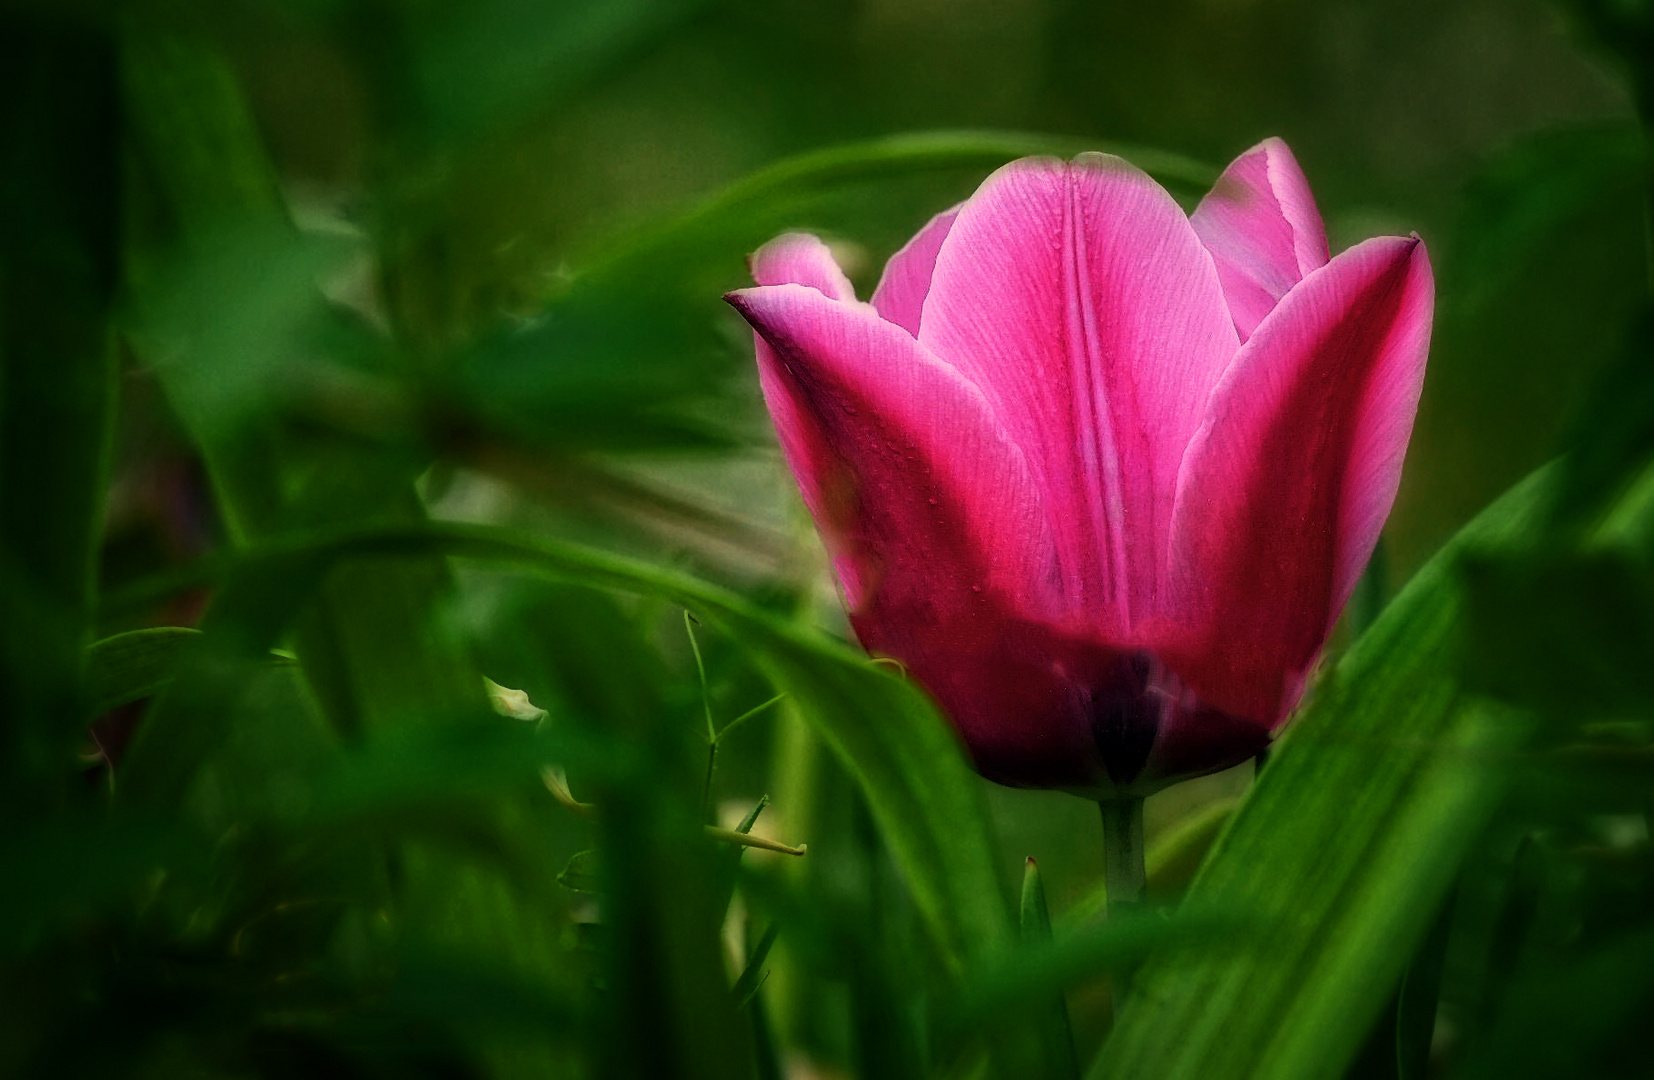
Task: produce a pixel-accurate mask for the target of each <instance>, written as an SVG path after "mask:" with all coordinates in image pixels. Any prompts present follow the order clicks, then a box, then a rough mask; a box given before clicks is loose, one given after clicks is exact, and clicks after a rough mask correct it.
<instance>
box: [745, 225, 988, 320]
mask: <svg viewBox="0 0 1654 1080" xmlns="http://www.w3.org/2000/svg"><path fill="white" fill-rule="evenodd" d="M958 216H959V207H957V206H956V207H954V208H953V209H952V210H948V211H945V212H943V213H940V214H937V215H936V216H935V217H933V218H931V219H930V221H929V222H928V223H927V224H926V225H925V227H924V228H922V229H920V230H919V232H918V234H917V235H915V236H914V237H913V239H911V240H909V241H908V242H907V244H906V245H904V246H903V248H902V250H900V251H898V252H896V254H894V255H892V256H891V257H890V261H889V262H887V263H885V264H884V275H883V276H882V277H880V278H879V285H878V288H876V289H874V290H873V306H874V307H875V308H876V309H878V312H879V314H880V315H882V316H883V317H884V318H885V320H886V321H887V322H893V323H895V324H896V325H897V326H900V327H901V328H902V329H904V330H906V331H907V332H908V333H910V334H912V335H913V336H914V337H918V336H919V315H920V313H921V312H922V311H923V310H924V306H925V297H926V296H927V295H928V294H929V293H930V278H931V274H932V273H933V272H934V271H935V269H936V253H937V252H939V251H941V250H942V241H943V239H945V238H946V237H947V235H948V230H949V229H951V228H953V219H954V218H956V217H958ZM761 284H767V283H761Z"/></svg>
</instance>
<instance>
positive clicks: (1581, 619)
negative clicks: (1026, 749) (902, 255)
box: [0, 0, 1654, 1080]
mask: <svg viewBox="0 0 1654 1080" xmlns="http://www.w3.org/2000/svg"><path fill="white" fill-rule="evenodd" d="M1651 28H1654V6H1651V5H1650V4H1649V3H1648V2H1647V0H1573V2H1570V3H1564V4H1559V5H1556V6H1545V5H1543V4H1541V3H1540V2H1539V0H1514V2H1508V0H1430V2H1426V0H1401V2H1398V3H1393V4H1387V5H1372V4H1367V3H1364V2H1362V0H1332V2H1330V3H1328V2H1311V0H1251V2H1247V3H1215V2H1212V0H1170V2H1167V3H1162V4H1159V5H1136V6H1128V5H1110V4H1101V5H1099V4H1086V3H1080V2H1078V0H1013V2H1010V3H998V2H992V3H990V2H988V0H961V2H957V3H953V4H940V3H937V2H935V0H858V2H856V3H850V2H848V0H827V2H824V3H822V2H818V3H813V4H806V3H801V2H796V0H782V2H779V3H774V4H769V5H750V4H736V3H732V2H728V0H560V2H557V3H535V2H529V0H472V2H470V3H454V2H447V0H302V2H300V0H283V2H274V0H229V2H224V0H63V2H55V3H48V2H44V0H7V2H5V3H4V4H0V84H3V89H4V96H3V97H0V101H4V103H5V104H4V106H3V107H0V117H3V119H0V604H3V612H4V618H3V620H0V773H3V777H0V780H3V782H0V801H3V803H4V812H5V820H6V821H7V823H8V825H7V828H6V830H4V831H3V832H0V866H3V867H4V868H5V874H6V878H7V880H8V882H9V883H10V887H9V888H8V889H6V890H4V891H3V892H0V928H3V930H0V1016H4V1017H5V1020H4V1021H3V1026H0V1032H3V1034H0V1075H8V1076H9V1075H16V1076H51V1077H77V1076H96V1077H100V1078H101V1077H111V1076H138V1077H150V1076H155V1077H159V1076H167V1077H172V1076H212V1077H220V1076H221V1077H271V1078H277V1077H290V1076H293V1077H296V1076H305V1077H312V1076H326V1077H380V1076H384V1077H389V1076H396V1077H420V1076H428V1077H441V1078H456V1077H494V1076H498V1077H518V1076H521V1077H587V1076H601V1077H651V1078H654V1077H678V1076H687V1077H725V1076H730V1077H735V1076H739V1077H762V1078H766V1080H768V1078H777V1077H791V1078H795V1080H804V1078H808V1077H818V1076H843V1075H856V1076H864V1077H886V1076H888V1077H892V1078H903V1080H905V1078H908V1077H914V1076H937V1077H967V1076H973V1077H974V1076H989V1075H992V1076H1005V1077H1017V1078H1022V1077H1045V1076H1049V1077H1072V1076H1078V1075H1088V1076H1096V1077H1104V1076H1122V1077H1149V1076H1154V1077H1159V1076H1173V1075H1190V1076H1199V1077H1201V1078H1202V1080H1206V1078H1209V1077H1224V1076H1235V1077H1243V1076H1244V1077H1256V1076H1290V1077H1305V1078H1311V1077H1314V1078H1319V1077H1326V1076H1337V1075H1341V1074H1342V1075H1347V1076H1351V1077H1369V1076H1371V1077H1398V1078H1402V1077H1405V1078H1408V1080H1412V1078H1416V1077H1424V1076H1454V1077H1468V1078H1480V1077H1493V1076H1499V1077H1507V1076H1555V1075H1588V1076H1605V1077H1614V1076H1626V1077H1630V1076H1640V1075H1646V1072H1647V1067H1646V1064H1645V1062H1646V1058H1647V1049H1648V1047H1647V1041H1648V1036H1647V1031H1646V1024H1645V1023H1644V1021H1645V1019H1646V1017H1647V1016H1648V1015H1649V1010H1650V1008H1651V1007H1654V937H1651V935H1654V921H1651V914H1650V913H1651V912H1654V846H1651V843H1650V837H1649V814H1650V813H1651V811H1654V803H1651V801H1650V791H1651V790H1654V788H1651V782H1654V675H1651V672H1654V664H1651V663H1650V656H1651V655H1654V653H1651V649H1654V365H1651V363H1650V359H1651V353H1654V308H1651V306H1650V298H1649V297H1650V284H1651V281H1654V271H1651V270H1650V266H1651V260H1650V247H1651V241H1650V239H1649V238H1650V236H1651V235H1654V232H1651V229H1650V226H1649V221H1650V209H1649V207H1650V201H1649V199H1650V192H1651V177H1650V162H1649V153H1648V142H1647V134H1646V132H1647V127H1646V126H1645V124H1646V122H1647V121H1649V120H1650V119H1651V118H1654V117H1651V114H1650V106H1649V103H1650V101H1654V94H1651V91H1650V87H1651V86H1654V47H1651V43H1654V29H1651ZM1639 108H1640V110H1641V119H1642V121H1644V124H1639ZM1270 134H1280V135H1283V136H1285V137H1286V138H1288V140H1289V141H1290V142H1291V143H1292V145H1293V146H1294V149H1295V151H1296V152H1297V154H1298V156H1299V157H1300V159H1301V160H1302V162H1303V164H1304V166H1305V168H1306V171H1307V172H1308V174H1309V176H1310V177H1311V179H1312V181H1313V182H1314V184H1315V188H1316V191H1317V195H1318V197H1319V198H1320V200H1321V205H1322V209H1323V211H1324V213H1325V216H1326V218H1327V221H1328V225H1329V228H1330V230H1331V232H1332V234H1333V239H1334V243H1335V245H1337V246H1341V245H1342V244H1344V243H1348V242H1351V241H1354V240H1357V239H1360V238H1362V237H1365V236H1367V235H1371V234H1374V233H1377V232H1386V231H1393V232H1404V231H1406V230H1409V229H1417V230H1418V231H1419V232H1420V233H1421V234H1422V235H1423V236H1424V237H1425V238H1426V240H1427V241H1428V242H1429V244H1430V246H1431V251H1432V256H1433V259H1434V260H1435V263H1436V266H1437V269H1438V278H1439V293H1440V308H1439V318H1438V325H1437V330H1436V339H1435V344H1434V347H1433V353H1432V361H1431V371H1430V376H1429V380H1428V384H1427V387H1426V393H1425V398H1424V403H1423V407H1422V411H1421V414H1420V419H1419V424H1418V428H1417V432H1416V435H1415V439H1414V444H1413V447H1412V449H1411V451H1410V454H1409V460H1408V469H1407V476H1406V479H1405V483H1404V486H1403V493H1402V497H1401V502H1400V503H1399V504H1398V507H1397V511H1396V514H1395V516H1394V518H1393V520H1392V522H1391V526H1390V528H1389V530H1388V533H1387V536H1386V547H1385V551H1386V552H1387V556H1386V558H1385V559H1384V560H1382V561H1381V562H1380V563H1377V564H1375V567H1374V569H1373V570H1372V571H1371V572H1370V573H1369V575H1368V578H1367V580H1366V582H1365V583H1364V585H1363V592H1362V604H1361V607H1362V612H1361V613H1359V614H1358V615H1357V616H1356V617H1354V618H1352V620H1351V622H1352V624H1353V625H1352V626H1351V627H1350V628H1349V631H1348V634H1347V637H1348V638H1350V639H1351V640H1350V641H1349V644H1348V648H1347V651H1345V652H1344V654H1343V655H1342V656H1341V657H1333V658H1331V659H1330V660H1329V662H1328V664H1327V671H1326V673H1325V676H1324V677H1323V679H1322V680H1321V682H1320V684H1319V686H1318V689H1317V692H1316V696H1315V698H1314V700H1313V701H1312V702H1311V703H1310V704H1309V705H1308V706H1307V707H1306V709H1305V712H1304V715H1303V716H1302V717H1301V718H1300V720H1299V721H1298V722H1297V723H1296V724H1295V726H1294V728H1293V729H1291V732H1290V734H1289V735H1288V736H1287V737H1286V738H1285V740H1284V741H1283V743H1282V745H1281V746H1280V748H1279V750H1278V751H1277V752H1275V753H1274V754H1273V756H1272V758H1271V760H1270V762H1269V763H1268V765H1267V767H1266V768H1263V769H1262V771H1261V772H1260V773H1259V775H1258V778H1257V781H1256V782H1255V783H1254V782H1252V778H1251V767H1250V766H1248V767H1246V768H1243V769H1241V770H1235V771H1232V772H1231V773H1229V774H1226V775H1223V776H1219V777H1213V778H1207V779H1205V780H1201V781H1196V782H1192V783H1189V784H1185V785H1181V786H1179V787H1178V788H1175V789H1173V790H1171V791H1168V792H1165V793H1163V794H1162V795H1160V796H1157V797H1156V798H1155V799H1154V800H1153V801H1151V803H1150V805H1149V807H1148V819H1149V829H1150V833H1151V844H1150V860H1149V861H1150V865H1149V872H1150V877H1149V897H1150V900H1151V902H1152V903H1153V904H1155V905H1157V906H1158V907H1159V911H1160V913H1159V914H1150V915H1148V916H1146V917H1142V918H1136V919H1118V920H1115V921H1113V922H1109V921H1105V920H1102V919H1100V918H1099V916H1100V914H1101V911H1102V909H1103V897H1102V895H1101V893H1100V892H1099V891H1098V890H1097V889H1096V888H1095V882H1096V880H1097V879H1098V878H1099V877H1100V876H1101V875H1100V866H1101V848H1100V844H1099V843H1098V822H1097V820H1096V814H1095V809H1094V808H1090V807H1087V806H1086V805H1085V804H1084V803H1082V802H1080V801H1079V800H1076V799H1072V798H1070V797H1068V796H1064V795H1060V794H1053V793H1035V792H1015V791H1008V790H1004V789H991V788H990V787H989V786H988V785H986V784H984V783H983V782H981V781H979V780H978V779H977V778H975V777H974V776H973V775H972V774H971V773H970V772H969V770H968V768H967V766H966V765H965V762H964V759H963V757H962V755H961V754H960V752H959V750H958V747H957V746H956V744H955V742H954V740H953V738H952V737H951V735H950V734H949V733H948V731H947V729H946V727H945V725H944V724H943V722H942V721H941V719H940V718H939V717H938V716H937V715H936V714H935V712H934V710H933V709H932V707H931V706H930V705H929V704H928V703H927V702H926V700H925V699H924V698H923V696H922V695H920V694H918V693H916V692H915V690H914V689H913V687H912V686H910V685H909V684H907V683H906V682H904V681H903V680H902V679H901V678H899V677H898V676H897V675H895V674H893V673H892V672H890V671H888V670H886V669H885V668H884V667H881V666H879V665H875V664H871V663H869V662H867V661H866V660H865V658H862V657H861V656H860V655H859V654H858V653H856V652H855V651H854V650H853V649H850V648H848V647H846V646H845V645H844V644H843V642H842V640H841V637H842V634H841V631H842V629H843V627H842V622H841V621H840V619H841V617H840V616H839V615H838V614H837V607H836V603H835V602H834V601H833V600H832V598H831V595H830V592H829V590H828V588H827V587H826V586H825V585H824V581H825V577H824V568H823V565H822V559H821V556H820V554H819V552H818V550H817V547H816V544H815V542H814V540H813V538H812V537H811V536H810V535H809V533H808V530H807V527H804V526H802V525H801V518H800V515H799V513H798V512H797V511H796V510H795V509H794V508H793V500H792V498H791V495H790V492H789V488H788V481H787V479H786V478H785V476H784V475H783V470H782V469H781V468H780V467H779V464H778V459H777V458H776V456H775V455H774V453H773V451H772V450H771V449H770V441H769V438H768V435H767V427H766V424H765V422H764V420H763V416H762V410H761V408H760V407H759V405H758V403H757V395H756V393H755V385H754V383H755V380H753V378H752V377H751V365H750V343H749V339H748V338H747V336H746V334H745V333H744V331H743V330H741V328H740V327H739V325H738V323H737V321H736V320H734V319H733V318H732V317H731V316H730V315H729V313H728V312H726V311H725V310H724V309H723V307H722V305H721V304H720V303H719V300H718V298H719V295H720V293H721V292H723V291H724V290H726V289H728V288H732V287H737V286H739V285H741V284H743V282H744V265H743V259H744V256H745V255H746V254H747V253H748V252H750V251H751V250H752V249H753V248H754V247H756V246H757V245H758V244H760V243H762V242H763V241H764V240H765V239H767V238H768V237H770V236H771V235H773V234H775V233H776V232H778V231H781V230H783V229H786V228H800V227H802V228H811V229H814V230H816V231H818V232H821V233H822V234H823V235H825V236H826V237H828V238H829V240H831V241H832V242H833V243H834V244H835V250H836V252H837V253H838V254H839V256H840V257H841V260H842V261H843V262H844V263H845V265H846V267H847V269H848V270H849V271H850V273H851V276H852V277H853V278H854V280H855V281H856V283H857V285H858V286H859V287H860V288H861V289H862V290H863V294H864V295H865V293H866V290H867V289H868V288H869V287H870V286H871V284H872V282H873V281H874V280H875V278H876V275H877V272H878V268H879V265H880V263H881V260H882V258H883V257H884V256H885V255H886V254H888V253H889V252H891V251H893V250H894V249H895V248H896V247H897V246H899V245H900V244H901V243H902V242H903V241H904V240H905V238H906V237H907V236H908V235H910V234H911V233H912V231H913V230H914V229H915V228H916V227H917V226H918V225H919V224H921V223H922V222H923V221H924V220H926V219H927V218H928V217H929V215H930V214H932V213H934V212H935V211H936V210H938V209H940V208H942V207H945V206H947V205H950V204H951V203H952V202H955V201H957V200H958V199H960V198H962V197H963V196H964V195H966V194H967V193H968V192H969V191H970V190H971V189H972V188H973V187H974V186H975V184H976V183H977V182H979V180H980V179H981V177H982V176H983V175H984V174H985V173H986V172H987V171H988V170H990V169H992V168H993V167H995V166H997V165H998V164H1000V163H1002V162H1004V161H1006V160H1009V159H1011V158H1013V157H1016V156H1020V155H1023V154H1028V153H1038V152H1049V153H1058V154H1067V153H1072V152H1074V151H1076V150H1079V149H1086V148H1112V149H1116V150H1118V151H1119V152H1122V153H1124V154H1126V155H1127V156H1129V157H1130V158H1131V159H1132V160H1134V161H1136V162H1137V163H1138V164H1140V165H1142V166H1143V167H1145V168H1147V169H1148V170H1149V171H1150V172H1151V173H1153V174H1154V175H1155V176H1156V177H1157V178H1158V179H1160V180H1161V182H1162V183H1164V184H1166V185H1167V186H1168V188H1169V189H1170V190H1171V191H1172V192H1173V193H1174V194H1175V195H1176V196H1177V197H1179V198H1180V199H1183V200H1185V201H1186V202H1190V203H1192V201H1193V200H1194V199H1196V198H1198V197H1199V194H1200V193H1201V191H1202V190H1203V189H1204V186H1205V185H1206V184H1207V183H1208V182H1209V181H1210V179H1211V178H1212V177H1213V176H1214V175H1215V173H1216V171H1217V166H1218V164H1219V163H1221V162H1222V161H1225V160H1227V159H1228V158H1229V157H1231V156H1233V155H1234V154H1235V153H1237V152H1239V151H1240V150H1242V149H1244V148H1245V147H1247V146H1249V145H1251V144H1252V143H1254V142H1256V141H1257V140H1258V139H1259V138H1261V137H1263V136H1265V135H1270ZM1553 458H1557V459H1558V460H1556V461H1554V462H1553V463H1552V464H1549V465H1545V464H1544V463H1545V462H1547V461H1551V459H1553ZM1541 466H1543V468H1542V469H1541V468H1540V467H1541ZM1536 469H1540V471H1539V472H1537V473H1535V472H1534V470H1536ZM1530 473H1531V474H1533V475H1531V476H1530V475H1529V474H1530ZM1525 476H1526V477H1528V479H1525V480H1524V479H1523V477H1525ZM1507 489H1508V490H1507ZM1501 493H1504V494H1503V495H1501ZM1484 508H1487V509H1484ZM1473 518H1474V519H1475V520H1474V521H1472V519H1473ZM1467 522H1469V523H1470V524H1469V525H1467V524H1466V523H1467ZM1450 538H1451V539H1450ZM1403 582H1409V584H1407V586H1406V588H1405V589H1402V588H1399V586H1400V585H1401V584H1402V583H1403ZM1387 598H1388V603H1385V600H1386V599H1387ZM686 613H688V617H686ZM1357 631H1359V633H1358V632H1357ZM490 680H492V681H490ZM504 688H509V689H504ZM767 841H774V842H777V844H779V846H781V847H790V846H793V845H807V848H808V850H807V853H806V854H804V855H802V856H796V855H788V854H784V853H779V852H777V851H774V850H769V851H766V850H764V849H763V848H762V847H753V846H750V845H751V844H752V843H754V842H757V843H760V844H762V843H764V842H767ZM775 846H776V844H771V847H775ZM1030 856H1035V857H1037V859H1038V863H1037V869H1036V867H1035V861H1034V858H1031V857H1030ZM1018 874H1022V875H1023V876H1022V891H1021V903H1020V905H1018V904H1017V903H1016V895H1015V892H1014V882H1015V880H1016V878H1017V876H1018ZM1173 910H1175V911H1176V914H1175V916H1167V915H1166V913H1168V912H1171V911H1173Z"/></svg>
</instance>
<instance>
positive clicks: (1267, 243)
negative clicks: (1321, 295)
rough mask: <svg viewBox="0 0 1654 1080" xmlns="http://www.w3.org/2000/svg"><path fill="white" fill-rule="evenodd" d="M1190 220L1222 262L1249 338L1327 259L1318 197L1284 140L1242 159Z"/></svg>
mask: <svg viewBox="0 0 1654 1080" xmlns="http://www.w3.org/2000/svg"><path fill="white" fill-rule="evenodd" d="M1189 221H1190V223H1191V224H1193V225H1194V227H1195V232H1196V233H1198V234H1199V235H1200V239H1201V241H1202V242H1203V243H1204V244H1205V245H1206V248H1207V250H1209V251H1210V252H1211V253H1212V257H1213V258H1214V259H1215V260H1216V261H1217V267H1218V277H1219V279H1220V280H1222V282H1223V292H1224V296H1226V297H1227V298H1228V300H1229V310H1230V312H1231V313H1232V314H1233V315H1234V317H1235V328H1236V329H1237V330H1239V331H1240V336H1241V339H1242V340H1245V339H1246V338H1249V337H1251V336H1252V332H1253V331H1254V330H1255V329H1256V328H1257V325H1258V324H1259V323H1260V322H1262V321H1263V317H1264V316H1265V315H1268V314H1269V312H1270V311H1271V310H1272V309H1273V308H1274V307H1275V305H1276V303H1278V302H1279V301H1280V299H1281V297H1283V296H1285V295H1286V292H1287V290H1288V289H1290V288H1292V286H1294V285H1296V284H1298V282H1299V281H1301V280H1303V278H1304V277H1305V276H1306V275H1308V274H1309V273H1311V272H1313V271H1315V270H1318V269H1320V268H1321V267H1323V266H1325V265H1326V263H1327V257H1328V253H1327V234H1326V230H1325V229H1324V228H1323V227H1322V225H1321V213H1320V211H1318V210H1317V209H1316V208H1315V196H1313V195H1311V194H1310V190H1309V182H1308V181H1307V180H1305V179H1304V174H1303V172H1302V171H1301V170H1300V169H1299V168H1298V162H1297V160H1296V159H1294V158H1293V156H1292V151H1291V150H1288V149H1287V146H1286V143H1284V142H1282V141H1281V140H1280V139H1265V140H1264V141H1263V142H1261V143H1259V144H1258V145H1257V146H1254V147H1253V148H1252V149H1250V150H1248V151H1247V152H1246V153H1244V154H1242V155H1241V156H1240V157H1238V158H1236V159H1235V160H1234V162H1233V163H1232V164H1231V165H1230V166H1229V168H1227V169H1225V170H1224V172H1223V175H1222V176H1220V177H1219V178H1218V182H1217V184H1216V185H1215V186H1213V188H1212V190H1211V192H1210V193H1209V194H1208V195H1207V196H1206V197H1205V198H1204V199H1202V200H1201V201H1200V205H1199V206H1198V207H1196V208H1195V212H1194V213H1193V214H1192V215H1191V216H1190V218H1189Z"/></svg>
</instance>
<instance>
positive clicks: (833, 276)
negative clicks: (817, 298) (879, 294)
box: [748, 233, 856, 301]
mask: <svg viewBox="0 0 1654 1080" xmlns="http://www.w3.org/2000/svg"><path fill="white" fill-rule="evenodd" d="M748 265H749V268H750V269H751V270H752V279H753V280H754V281H756V282H757V283H758V284H760V285H808V286H809V287H810V288H812V289H814V290H816V291H817V292H819V293H821V294H822V295H823V296H826V297H828V298H830V299H833V300H844V301H850V300H854V299H855V298H856V290H855V288H854V287H853V286H852V285H851V284H850V279H849V278H847V277H845V276H844V271H843V270H841V269H839V265H838V261H837V260H835V259H834V258H833V253H832V251H830V250H829V249H828V247H827V245H826V244H824V243H822V242H821V238H820V237H817V236H812V235H810V234H809V233H783V234H781V235H780V236H778V237H776V238H775V239H774V240H771V241H770V242H769V243H767V244H765V245H764V246H763V247H761V248H759V249H758V250H757V251H755V252H753V255H752V258H751V259H749V260H748Z"/></svg>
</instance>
